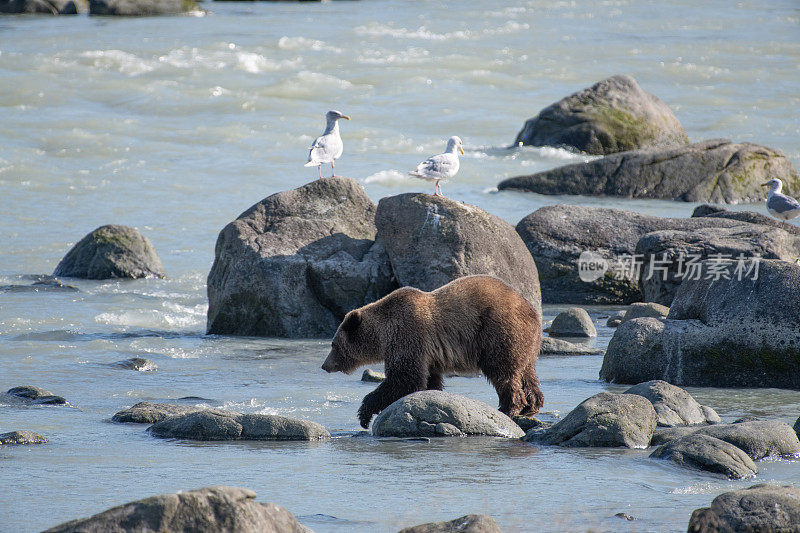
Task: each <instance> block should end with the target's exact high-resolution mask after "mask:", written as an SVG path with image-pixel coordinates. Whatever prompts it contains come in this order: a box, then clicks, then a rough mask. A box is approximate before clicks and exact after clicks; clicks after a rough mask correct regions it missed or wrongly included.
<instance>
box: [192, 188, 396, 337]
mask: <svg viewBox="0 0 800 533" xmlns="http://www.w3.org/2000/svg"><path fill="white" fill-rule="evenodd" d="M374 218H375V204H374V203H373V202H372V201H371V200H370V199H369V197H368V196H367V195H366V193H365V192H364V189H363V188H362V187H361V185H359V184H358V182H356V181H355V180H354V179H351V178H325V179H319V180H316V181H313V182H311V183H308V184H306V185H303V186H302V187H298V188H297V189H293V190H288V191H282V192H279V193H277V194H273V195H272V196H269V197H268V198H265V199H264V200H262V201H261V202H259V203H257V204H256V205H254V206H253V207H251V208H250V209H248V210H247V211H245V212H244V213H242V214H241V215H240V216H239V217H238V218H237V219H236V220H234V221H233V222H231V223H230V224H228V225H227V226H225V228H224V229H223V230H222V231H221V232H220V234H219V238H218V239H217V245H216V250H215V259H214V265H213V266H212V267H211V272H210V273H209V275H208V333H217V334H228V335H255V336H268V337H332V336H333V334H334V333H335V332H336V328H338V327H339V323H340V322H341V321H342V319H343V318H344V315H345V314H346V313H347V312H348V311H350V310H352V309H355V308H357V307H361V306H362V305H365V304H367V303H370V302H373V301H375V300H377V299H379V298H381V297H383V296H385V295H386V294H388V293H390V292H391V291H392V290H394V289H395V288H397V285H396V284H395V283H394V281H393V278H392V272H391V267H390V264H389V259H388V257H387V255H386V252H385V251H384V248H383V245H382V244H381V243H375V242H374V239H375V234H376V228H375V223H374Z"/></svg>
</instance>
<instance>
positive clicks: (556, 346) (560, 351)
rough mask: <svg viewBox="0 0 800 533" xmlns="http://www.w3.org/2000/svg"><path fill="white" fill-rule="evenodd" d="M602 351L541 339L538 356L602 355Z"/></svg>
mask: <svg viewBox="0 0 800 533" xmlns="http://www.w3.org/2000/svg"><path fill="white" fill-rule="evenodd" d="M602 353H603V350H601V349H599V348H595V347H593V346H587V345H585V344H578V343H576V342H569V341H565V340H562V339H554V338H552V337H542V350H541V351H540V352H539V355H602Z"/></svg>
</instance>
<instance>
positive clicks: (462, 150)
mask: <svg viewBox="0 0 800 533" xmlns="http://www.w3.org/2000/svg"><path fill="white" fill-rule="evenodd" d="M458 150H459V151H460V152H461V155H464V149H463V148H461V147H460V146H459V147H458Z"/></svg>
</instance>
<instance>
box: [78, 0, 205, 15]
mask: <svg viewBox="0 0 800 533" xmlns="http://www.w3.org/2000/svg"><path fill="white" fill-rule="evenodd" d="M197 9H199V8H198V5H197V3H196V2H195V1H194V0H89V14H90V15H117V16H124V17H131V16H133V17H143V16H153V15H179V14H181V13H188V12H190V11H195V10H197Z"/></svg>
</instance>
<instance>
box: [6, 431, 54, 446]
mask: <svg viewBox="0 0 800 533" xmlns="http://www.w3.org/2000/svg"><path fill="white" fill-rule="evenodd" d="M47 442H48V440H47V437H43V436H42V435H39V434H38V433H34V432H33V431H9V432H8V433H0V445H6V444H45V443H47Z"/></svg>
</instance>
